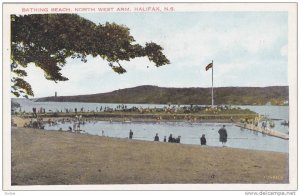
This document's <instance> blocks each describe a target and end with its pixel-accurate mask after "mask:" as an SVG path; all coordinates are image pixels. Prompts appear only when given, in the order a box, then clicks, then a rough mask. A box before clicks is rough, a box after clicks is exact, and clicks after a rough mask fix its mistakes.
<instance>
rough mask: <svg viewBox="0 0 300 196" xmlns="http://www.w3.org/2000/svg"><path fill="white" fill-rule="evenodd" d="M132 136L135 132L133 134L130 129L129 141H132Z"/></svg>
mask: <svg viewBox="0 0 300 196" xmlns="http://www.w3.org/2000/svg"><path fill="white" fill-rule="evenodd" d="M132 136H133V132H132V130H131V129H130V131H129V139H132Z"/></svg>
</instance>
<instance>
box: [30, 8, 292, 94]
mask: <svg viewBox="0 0 300 196" xmlns="http://www.w3.org/2000/svg"><path fill="white" fill-rule="evenodd" d="M81 16H83V17H85V18H87V19H89V20H91V21H93V22H95V23H97V24H98V23H102V24H103V23H105V22H107V21H108V22H116V23H118V24H123V25H126V26H127V27H129V28H130V32H131V34H132V35H133V36H134V38H135V40H136V41H137V43H140V44H142V45H144V44H145V42H150V41H153V42H156V43H157V44H159V45H161V46H162V47H163V48H164V53H165V54H166V56H167V57H168V58H169V60H170V61H171V64H169V65H165V66H163V67H159V68H156V67H155V66H154V65H153V63H150V62H149V61H148V59H147V58H137V59H135V60H133V61H130V62H121V63H122V65H124V67H125V68H126V69H127V73H126V74H122V75H119V74H117V73H114V72H113V71H112V70H111V68H110V67H109V66H108V65H107V62H105V61H104V60H102V59H100V57H99V58H95V59H93V58H88V62H87V63H82V62H81V61H80V59H75V60H73V59H72V60H71V59H70V60H68V63H67V65H66V66H65V67H64V68H63V70H62V73H63V75H65V76H67V77H68V78H69V81H66V82H59V83H57V84H56V83H54V82H52V81H47V80H46V79H44V78H43V73H42V71H40V70H37V69H34V68H33V66H29V71H28V72H29V76H28V78H27V79H26V80H27V81H29V82H30V83H31V84H32V87H33V90H34V92H35V97H42V96H50V95H54V92H55V91H57V92H58V95H77V94H93V93H101V92H108V91H113V90H116V89H122V88H128V87H134V86H139V85H157V86H161V87H210V86H211V70H209V71H205V65H207V64H208V63H210V62H211V60H214V86H217V87H223V86H273V85H288V74H287V63H288V60H287V44H288V35H287V33H288V25H287V20H288V14H287V12H173V13H170V12H169V13H99V14H81ZM147 66H149V68H147Z"/></svg>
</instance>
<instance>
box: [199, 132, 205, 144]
mask: <svg viewBox="0 0 300 196" xmlns="http://www.w3.org/2000/svg"><path fill="white" fill-rule="evenodd" d="M200 143H201V146H202V145H206V138H205V134H202V137H201V138H200Z"/></svg>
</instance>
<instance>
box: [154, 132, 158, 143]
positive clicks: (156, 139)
mask: <svg viewBox="0 0 300 196" xmlns="http://www.w3.org/2000/svg"><path fill="white" fill-rule="evenodd" d="M154 141H156V142H159V137H158V133H156V135H155V137H154Z"/></svg>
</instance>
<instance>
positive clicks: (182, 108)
mask: <svg viewBox="0 0 300 196" xmlns="http://www.w3.org/2000/svg"><path fill="white" fill-rule="evenodd" d="M231 108H232V107H231V106H228V105H220V106H216V107H215V108H211V107H210V106H203V105H193V104H191V105H171V104H168V105H165V106H163V107H142V106H131V107H129V106H127V105H125V104H120V105H117V106H114V107H112V106H102V105H100V106H96V107H95V108H84V107H78V108H77V107H75V108H63V109H57V108H56V109H47V110H46V108H44V107H39V108H37V107H33V108H32V115H33V116H34V117H36V115H37V114H38V113H40V114H42V113H79V112H80V113H85V112H95V113H96V112H97V113H98V112H139V113H141V114H144V113H160V112H164V113H174V114H175V113H197V112H208V113H211V112H213V113H218V112H220V111H223V110H228V109H231ZM16 112H17V111H16V110H14V113H16ZM24 112H25V110H24V111H22V110H21V107H19V113H24Z"/></svg>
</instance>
